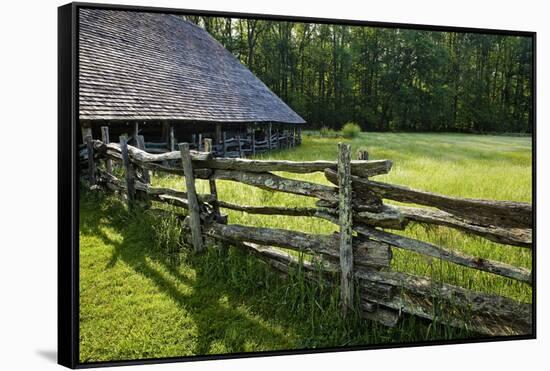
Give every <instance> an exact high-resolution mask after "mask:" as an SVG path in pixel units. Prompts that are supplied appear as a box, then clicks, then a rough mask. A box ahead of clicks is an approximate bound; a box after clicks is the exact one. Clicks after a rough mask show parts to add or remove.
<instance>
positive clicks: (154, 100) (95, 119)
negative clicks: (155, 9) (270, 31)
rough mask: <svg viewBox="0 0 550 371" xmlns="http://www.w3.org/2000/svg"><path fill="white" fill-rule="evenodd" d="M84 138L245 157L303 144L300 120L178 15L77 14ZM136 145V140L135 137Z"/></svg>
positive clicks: (149, 148) (155, 149)
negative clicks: (207, 145) (209, 148)
mask: <svg viewBox="0 0 550 371" xmlns="http://www.w3.org/2000/svg"><path fill="white" fill-rule="evenodd" d="M79 29H80V32H79V41H78V44H79V110H80V111H79V115H80V125H81V130H82V137H83V138H84V137H85V136H88V135H90V134H91V135H92V136H93V137H94V138H101V135H102V132H101V127H102V126H108V127H109V136H110V140H111V141H118V137H119V135H122V134H127V135H128V137H129V140H130V142H131V143H132V142H134V143H135V141H136V140H137V138H138V135H142V136H143V138H144V141H145V148H146V150H147V151H149V152H162V151H168V150H173V149H174V148H176V146H175V145H176V143H177V142H189V143H192V147H193V148H197V149H202V143H203V139H205V138H211V139H212V140H213V143H214V146H213V148H214V150H215V151H216V152H217V154H218V155H220V156H226V157H237V156H239V157H243V156H246V155H249V154H255V153H256V152H261V151H266V150H269V149H275V148H287V147H291V146H294V145H298V144H300V142H301V128H302V126H303V125H304V124H305V121H304V120H303V119H302V118H301V117H300V116H299V115H298V114H296V112H294V111H293V110H292V109H291V108H290V107H289V106H287V105H286V104H285V103H284V102H283V101H282V100H281V99H280V98H279V97H278V96H277V95H275V94H274V93H273V92H272V91H271V90H270V89H269V88H268V87H267V86H266V85H265V84H264V83H263V82H262V81H261V80H260V79H258V78H257V77H256V76H255V75H254V74H253V73H252V72H251V71H250V70H248V69H247V68H246V67H245V66H244V65H243V64H241V63H240V62H239V60H238V59H237V58H236V57H235V56H233V55H232V54H231V53H230V52H229V51H228V50H227V49H225V48H224V47H223V46H222V45H221V44H220V43H219V42H218V41H216V40H215V39H214V38H213V37H212V36H211V35H210V34H209V33H208V32H206V31H205V30H204V29H202V28H200V27H198V26H197V25H195V24H193V23H191V22H188V21H186V20H184V19H183V18H182V17H181V16H176V15H170V14H160V13H141V12H131V11H118V10H116V11H115V10H99V9H80V13H79ZM140 139H141V138H140Z"/></svg>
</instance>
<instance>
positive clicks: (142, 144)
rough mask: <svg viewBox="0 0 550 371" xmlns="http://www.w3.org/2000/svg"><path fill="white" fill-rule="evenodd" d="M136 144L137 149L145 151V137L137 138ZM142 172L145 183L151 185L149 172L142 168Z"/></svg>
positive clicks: (139, 136)
mask: <svg viewBox="0 0 550 371" xmlns="http://www.w3.org/2000/svg"><path fill="white" fill-rule="evenodd" d="M136 142H137V147H138V148H139V149H141V150H143V151H145V138H143V135H138V136H136ZM141 172H142V174H143V181H144V182H145V183H147V184H150V183H151V177H150V175H149V170H147V169H146V168H144V167H142V168H141Z"/></svg>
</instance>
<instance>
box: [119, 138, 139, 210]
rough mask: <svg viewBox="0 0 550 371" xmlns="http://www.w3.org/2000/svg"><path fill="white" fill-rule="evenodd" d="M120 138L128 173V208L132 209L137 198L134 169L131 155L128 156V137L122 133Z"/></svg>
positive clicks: (123, 160)
mask: <svg viewBox="0 0 550 371" xmlns="http://www.w3.org/2000/svg"><path fill="white" fill-rule="evenodd" d="M119 140H120V150H121V152H122V163H123V164H124V170H125V173H126V190H127V192H128V210H131V209H132V208H133V206H134V198H135V193H136V190H135V183H134V169H133V167H132V164H130V157H129V156H128V137H127V136H126V135H122V136H120V138H119Z"/></svg>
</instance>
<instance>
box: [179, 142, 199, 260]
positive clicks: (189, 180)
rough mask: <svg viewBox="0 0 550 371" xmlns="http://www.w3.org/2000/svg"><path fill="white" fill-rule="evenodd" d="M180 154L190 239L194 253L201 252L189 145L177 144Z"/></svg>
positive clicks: (197, 209)
mask: <svg viewBox="0 0 550 371" xmlns="http://www.w3.org/2000/svg"><path fill="white" fill-rule="evenodd" d="M179 149H180V154H181V164H182V166H183V175H184V176H185V186H186V188H187V203H188V208H189V209H188V210H189V226H190V227H191V238H192V240H193V248H194V249H195V252H197V253H201V252H202V251H203V243H202V235H201V218H200V207H199V201H198V199H197V191H196V189H195V176H194V175H193V164H192V162H191V154H190V153H189V143H180V144H179Z"/></svg>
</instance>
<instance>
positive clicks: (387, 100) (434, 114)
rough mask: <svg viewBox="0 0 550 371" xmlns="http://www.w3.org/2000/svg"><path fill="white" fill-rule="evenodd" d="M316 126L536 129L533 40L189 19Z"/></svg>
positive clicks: (473, 130) (402, 30)
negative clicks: (353, 124) (533, 94)
mask: <svg viewBox="0 0 550 371" xmlns="http://www.w3.org/2000/svg"><path fill="white" fill-rule="evenodd" d="M186 19H188V20H190V21H192V22H194V23H196V24H198V25H199V26H201V27H204V28H205V29H206V30H207V31H208V32H209V33H210V34H211V35H212V36H213V37H215V38H216V39H217V40H218V41H219V42H220V43H221V44H222V45H224V46H225V47H226V48H227V49H228V50H229V51H230V52H231V53H233V54H234V55H235V56H236V57H237V58H238V59H239V60H240V61H241V62H242V63H243V64H245V65H246V66H247V67H248V68H249V69H250V70H251V71H252V72H254V73H255V74H256V75H257V76H258V77H259V78H260V79H261V80H262V81H263V82H264V83H265V84H266V85H267V86H268V87H269V88H270V89H271V90H273V91H274V92H275V93H276V94H277V95H279V97H281V99H283V100H284V101H285V102H286V103H287V104H288V105H289V106H291V107H292V108H293V109H294V110H295V111H296V112H297V113H298V114H300V115H301V116H302V117H303V118H304V119H305V120H306V121H307V122H308V123H309V124H310V125H311V127H313V128H320V127H323V126H327V127H330V128H334V129H339V128H340V127H341V126H342V125H343V124H344V123H346V122H348V121H353V122H356V123H358V124H359V125H360V126H361V128H362V129H363V130H368V131H389V130H394V131H459V132H475V133H484V132H523V133H530V132H532V122H533V121H532V115H533V113H532V100H531V88H532V84H533V82H532V63H533V60H532V59H533V54H532V53H533V46H532V39H531V38H530V37H521V36H506V35H495V34H480V33H462V32H441V31H423V30H411V29H401V28H379V27H368V26H348V25H332V24H314V23H299V22H283V21H266V20H252V19H236V18H220V17H200V16H187V17H186Z"/></svg>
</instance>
